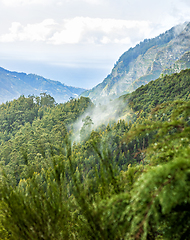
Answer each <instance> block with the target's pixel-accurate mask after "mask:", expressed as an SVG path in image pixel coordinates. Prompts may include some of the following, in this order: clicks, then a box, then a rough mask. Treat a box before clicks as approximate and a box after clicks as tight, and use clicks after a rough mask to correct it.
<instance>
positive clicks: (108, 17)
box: [0, 0, 190, 89]
mask: <svg viewBox="0 0 190 240" xmlns="http://www.w3.org/2000/svg"><path fill="white" fill-rule="evenodd" d="M0 9H1V15H0V19H1V21H2V23H3V24H1V27H0V46H1V47H0V66H1V67H3V68H5V69H8V70H10V71H17V72H25V73H33V74H37V75H40V76H43V77H45V78H48V79H51V80H56V81H60V82H62V83H64V84H66V85H70V86H74V87H82V88H88V89H89V88H92V87H94V86H96V85H97V84H99V83H100V82H102V81H103V80H104V78H105V77H106V76H107V75H108V74H110V73H111V70H112V68H113V66H114V63H115V62H116V61H117V60H118V59H119V57H120V56H121V55H122V54H123V53H124V52H125V51H127V50H128V49H129V48H130V47H134V46H135V45H136V44H138V43H139V42H140V41H143V40H144V39H145V38H153V37H156V36H158V35H159V34H161V33H164V32H165V31H166V30H169V29H170V28H171V27H173V26H175V25H177V24H181V23H184V22H185V21H190V14H189V13H190V2H189V0H166V1H164V0H160V1H152V0H145V1H143V2H142V1H140V0H127V1H126V0H119V1H117V2H116V1H113V0H69V1H67V0H63V1H60V0H0Z"/></svg>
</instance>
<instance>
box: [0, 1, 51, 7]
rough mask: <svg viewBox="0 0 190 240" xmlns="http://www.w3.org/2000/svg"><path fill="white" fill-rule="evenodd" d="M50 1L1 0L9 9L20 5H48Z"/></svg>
mask: <svg viewBox="0 0 190 240" xmlns="http://www.w3.org/2000/svg"><path fill="white" fill-rule="evenodd" d="M48 2H52V0H2V3H3V4H4V5H6V6H9V7H15V6H20V5H33V4H38V5H39V4H40V5H41V4H43V5H44V4H48Z"/></svg>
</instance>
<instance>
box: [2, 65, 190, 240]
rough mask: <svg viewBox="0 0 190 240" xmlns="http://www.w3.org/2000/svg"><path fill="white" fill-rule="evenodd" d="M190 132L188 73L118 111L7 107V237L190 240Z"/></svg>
mask: <svg viewBox="0 0 190 240" xmlns="http://www.w3.org/2000/svg"><path fill="white" fill-rule="evenodd" d="M110 105H111V106H112V108H111V109H112V110H111V114H110V115H108V116H105V117H104V118H103V120H101V121H99V122H98V121H97V119H99V120H100V119H102V118H101V116H102V115H103V113H106V112H107V111H110ZM113 106H115V108H114V107H113ZM95 115H96V116H95ZM94 116H95V117H96V118H95V117H94ZM189 133H190V70H188V69H187V70H182V71H181V72H180V73H175V74H172V75H165V76H162V77H160V78H158V79H157V80H155V81H151V82H150V83H148V84H147V85H145V86H143V85H142V86H141V87H140V88H138V89H137V90H135V91H134V92H132V93H129V94H126V95H123V96H121V97H120V98H118V99H115V100H113V101H110V104H109V105H101V104H98V105H96V104H95V103H93V102H92V101H91V100H90V99H89V98H86V97H80V98H78V99H71V100H70V101H68V102H66V103H60V104H57V103H56V102H55V100H54V98H53V97H52V96H50V95H49V94H47V93H42V94H40V96H34V95H32V96H28V97H25V96H20V97H19V98H18V99H17V100H13V101H9V102H6V103H3V104H1V105H0V167H1V168H0V239H2V240H37V239H39V240H57V239H59V240H63V239H64V240H66V239H67V240H75V239H78V240H86V239H88V240H96V239H97V240H108V239H109V240H141V239H142V240H154V239H155V240H161V239H162V240H163V239H164V240H165V239H166V240H167V239H171V240H173V239H177V240H186V239H187V240H188V239H190V214H189V213H190V161H189V156H190V134H189Z"/></svg>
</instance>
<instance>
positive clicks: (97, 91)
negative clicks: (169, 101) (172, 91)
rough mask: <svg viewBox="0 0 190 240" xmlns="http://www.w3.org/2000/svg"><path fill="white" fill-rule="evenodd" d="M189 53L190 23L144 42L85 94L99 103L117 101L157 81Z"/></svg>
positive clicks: (126, 54) (122, 56) (124, 54)
mask: <svg viewBox="0 0 190 240" xmlns="http://www.w3.org/2000/svg"><path fill="white" fill-rule="evenodd" d="M188 51H190V23H188V22H185V23H183V24H180V25H177V26H175V27H172V28H171V29H170V30H168V31H166V32H165V33H162V34H160V35H159V36H157V37H155V38H152V39H145V40H144V41H143V42H140V43H139V44H137V45H136V46H135V47H134V48H130V49H129V50H128V51H126V52H124V53H123V54H122V55H121V57H120V58H119V60H118V61H117V62H116V64H115V66H114V68H113V69H112V71H111V73H110V74H109V75H108V76H107V77H106V78H105V79H104V80H103V82H102V83H100V84H99V85H97V86H95V87H94V88H92V89H91V90H87V91H85V92H84V93H82V96H85V97H90V98H91V99H92V100H94V101H96V102H98V101H102V100H103V99H104V98H105V97H107V98H109V99H113V98H117V97H119V96H121V95H122V94H125V93H129V92H132V91H134V90H135V89H136V88H138V87H140V86H141V85H144V84H147V83H148V82H150V81H151V80H155V79H157V78H158V77H159V76H160V75H161V74H162V71H164V70H165V69H168V68H169V67H170V66H171V65H172V64H174V63H175V62H176V61H177V60H179V59H180V58H181V57H182V56H183V55H184V54H185V53H186V52H188Z"/></svg>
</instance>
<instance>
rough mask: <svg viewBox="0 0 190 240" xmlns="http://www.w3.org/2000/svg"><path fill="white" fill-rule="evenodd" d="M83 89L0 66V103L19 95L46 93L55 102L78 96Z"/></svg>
mask: <svg viewBox="0 0 190 240" xmlns="http://www.w3.org/2000/svg"><path fill="white" fill-rule="evenodd" d="M84 91H85V89H83V88H76V87H70V86H66V85H65V84H63V83H60V82H58V81H53V80H49V79H46V78H43V77H41V76H38V75H35V74H26V73H18V72H11V71H8V70H5V69H4V68H0V103H2V102H6V101H10V100H12V99H15V98H18V97H19V96H20V95H25V96H28V95H40V93H47V94H50V95H51V96H52V97H54V99H55V101H56V102H58V103H59V102H65V101H68V100H69V98H75V97H77V96H79V95H80V94H81V93H82V92H84Z"/></svg>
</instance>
